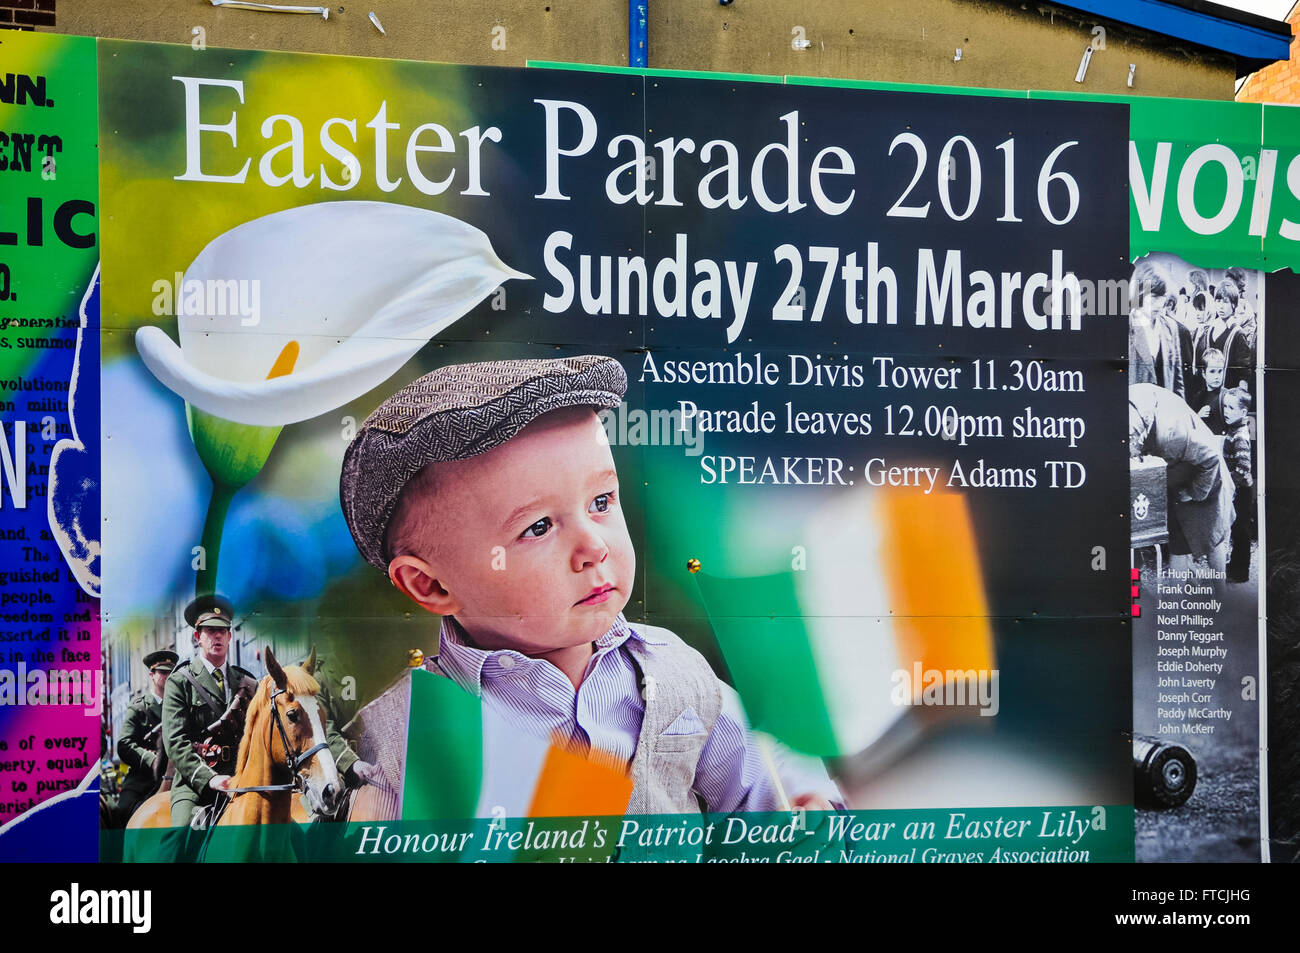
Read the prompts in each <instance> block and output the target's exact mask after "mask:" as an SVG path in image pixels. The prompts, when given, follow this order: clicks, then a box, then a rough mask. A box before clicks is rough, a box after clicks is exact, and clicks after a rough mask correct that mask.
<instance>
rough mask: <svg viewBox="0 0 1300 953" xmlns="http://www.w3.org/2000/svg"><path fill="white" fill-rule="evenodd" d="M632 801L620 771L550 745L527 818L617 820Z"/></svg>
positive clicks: (629, 786) (627, 780)
mask: <svg viewBox="0 0 1300 953" xmlns="http://www.w3.org/2000/svg"><path fill="white" fill-rule="evenodd" d="M631 799H632V779H631V778H629V777H628V776H627V775H626V774H625V773H623V772H622V771H617V770H615V769H613V768H610V767H607V766H605V765H603V764H599V763H597V762H595V761H589V760H587V759H586V758H584V757H582V756H581V755H577V754H571V753H569V752H567V751H563V750H561V749H560V748H557V747H556V746H555V745H551V748H550V750H549V751H548V752H547V753H546V762H545V763H544V764H543V765H542V772H541V774H540V775H538V778H537V788H536V789H535V790H534V791H533V803H532V805H531V806H530V807H529V808H528V816H529V817H607V816H611V815H612V816H616V817H621V816H622V815H623V814H625V813H627V804H628V801H630V800H631Z"/></svg>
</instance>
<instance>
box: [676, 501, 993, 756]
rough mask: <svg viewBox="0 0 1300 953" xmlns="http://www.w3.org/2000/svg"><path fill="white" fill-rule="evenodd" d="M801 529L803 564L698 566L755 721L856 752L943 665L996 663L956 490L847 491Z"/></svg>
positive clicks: (794, 737) (804, 745)
mask: <svg viewBox="0 0 1300 953" xmlns="http://www.w3.org/2000/svg"><path fill="white" fill-rule="evenodd" d="M800 537H801V539H802V540H806V541H807V542H806V545H805V546H804V553H803V554H802V555H801V557H800V559H799V562H800V563H801V564H799V565H795V566H794V567H793V568H792V569H791V571H789V572H785V573H780V574H777V575H771V576H762V577H751V578H744V579H725V578H719V577H716V576H709V575H707V574H706V573H704V572H700V573H698V574H697V576H696V580H697V582H698V584H699V588H700V592H701V594H702V596H703V598H704V602H705V605H706V607H707V609H708V613H709V621H710V623H711V624H712V626H713V630H714V632H715V634H716V635H717V639H718V643H719V646H720V648H721V650H722V654H723V656H724V658H725V659H726V662H727V667H728V669H729V670H730V672H731V675H732V678H733V679H734V682H735V687H736V690H737V691H738V692H739V693H740V696H741V699H742V700H743V701H744V704H745V710H746V713H747V714H748V716H749V718H750V721H751V723H752V724H753V726H754V727H755V728H757V729H759V730H762V731H767V732H770V733H771V734H772V735H774V736H776V737H777V738H778V739H780V740H781V741H783V742H784V743H785V744H787V745H789V746H790V747H792V748H794V749H796V750H798V751H802V752H805V753H807V754H812V755H818V756H820V757H834V756H841V755H850V754H855V753H857V752H860V751H863V750H865V749H867V748H868V747H870V746H871V745H872V744H873V743H874V742H876V741H878V740H879V739H880V738H881V737H882V736H883V735H884V734H885V732H886V731H887V730H888V729H889V728H890V727H891V726H893V725H894V724H895V722H897V721H898V719H899V718H901V717H904V716H905V715H906V714H907V713H908V711H909V710H910V709H911V708H912V707H913V706H915V705H919V704H925V703H926V701H927V698H929V697H934V696H935V695H936V691H935V690H936V688H937V689H940V690H941V689H942V681H943V679H944V678H948V677H949V674H950V673H963V674H964V673H969V672H971V671H972V670H973V671H975V672H989V671H991V670H992V668H993V638H992V631H991V627H990V624H989V617H988V606H987V603H986V600H985V595H984V588H983V582H982V580H981V575H980V567H979V557H978V554H977V551H976V547H975V534H974V530H973V528H972V525H971V520H970V514H969V512H968V511H967V506H966V500H965V498H964V497H963V496H961V495H958V494H951V493H938V492H936V493H930V494H925V493H922V492H921V491H919V490H917V491H912V490H878V491H862V492H853V493H846V494H842V495H840V496H837V497H836V499H835V501H834V503H833V505H830V506H828V507H827V508H826V509H825V510H823V511H821V512H819V513H817V514H815V515H814V516H813V518H812V519H811V520H810V521H809V523H808V525H807V526H806V527H805V528H804V531H803V533H801V534H800ZM938 694H939V695H940V696H941V695H942V692H941V691H940V692H939V693H938Z"/></svg>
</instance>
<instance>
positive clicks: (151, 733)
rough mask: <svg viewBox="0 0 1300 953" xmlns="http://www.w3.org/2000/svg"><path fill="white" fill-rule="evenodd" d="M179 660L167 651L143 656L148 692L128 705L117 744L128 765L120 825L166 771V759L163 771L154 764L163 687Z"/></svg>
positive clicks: (118, 805) (118, 808) (153, 789)
mask: <svg viewBox="0 0 1300 953" xmlns="http://www.w3.org/2000/svg"><path fill="white" fill-rule="evenodd" d="M178 658H179V656H177V654H176V653H175V652H169V651H167V650H166V649H163V650H162V651H159V652H150V653H149V654H148V655H146V656H145V657H144V664H145V667H146V668H147V669H149V690H148V691H144V692H141V693H140V694H139V695H137V696H136V697H135V698H134V699H132V701H131V704H130V705H128V706H127V709H126V719H125V720H124V721H123V723H122V737H121V739H120V740H119V741H118V742H117V756H118V757H119V758H121V759H122V763H123V764H124V765H126V766H127V774H126V780H125V781H123V782H122V795H121V797H119V798H118V801H117V816H118V820H119V822H120V823H121V824H122V825H125V824H126V822H127V821H128V820H130V818H131V815H132V814H133V813H134V812H135V809H136V808H137V807H139V805H140V802H141V801H143V800H144V799H145V798H147V797H149V795H151V794H153V792H154V791H156V790H158V782H159V779H160V778H161V777H162V772H163V770H165V769H166V761H167V759H166V757H165V756H164V757H163V765H162V770H159V765H158V764H157V761H158V734H159V731H160V728H159V726H160V725H161V724H162V700H163V687H164V686H165V685H166V684H167V676H169V675H170V674H171V673H172V669H174V668H175V667H176V662H177V660H178Z"/></svg>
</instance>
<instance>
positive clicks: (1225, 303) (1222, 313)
mask: <svg viewBox="0 0 1300 953" xmlns="http://www.w3.org/2000/svg"><path fill="white" fill-rule="evenodd" d="M1214 305H1215V309H1216V313H1217V314H1218V315H1219V318H1220V320H1223V321H1226V320H1228V318H1230V317H1232V315H1233V312H1234V311H1236V310H1237V306H1236V305H1235V304H1233V303H1232V301H1231V299H1229V298H1228V297H1227V296H1226V295H1225V296H1224V297H1221V298H1216V299H1215V302H1214Z"/></svg>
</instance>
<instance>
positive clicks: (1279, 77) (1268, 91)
mask: <svg viewBox="0 0 1300 953" xmlns="http://www.w3.org/2000/svg"><path fill="white" fill-rule="evenodd" d="M3 2H5V0H0V3H3ZM1286 22H1287V23H1289V24H1291V32H1292V34H1294V33H1295V31H1296V26H1297V24H1300V3H1297V4H1296V5H1295V6H1293V7H1292V8H1291V12H1290V13H1288V14H1287V17H1286ZM1298 43H1300V38H1293V39H1292V40H1291V58H1290V59H1289V60H1287V61H1286V62H1285V63H1274V64H1273V65H1272V66H1266V67H1265V68H1264V69H1262V70H1259V71H1257V72H1255V73H1251V74H1250V76H1248V77H1246V81H1245V82H1244V83H1242V84H1241V89H1239V90H1238V91H1237V101H1238V102H1242V103H1300V62H1297V56H1296V54H1297V53H1298V52H1300V46H1297V44H1298Z"/></svg>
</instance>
